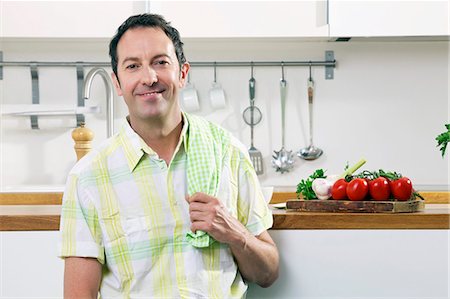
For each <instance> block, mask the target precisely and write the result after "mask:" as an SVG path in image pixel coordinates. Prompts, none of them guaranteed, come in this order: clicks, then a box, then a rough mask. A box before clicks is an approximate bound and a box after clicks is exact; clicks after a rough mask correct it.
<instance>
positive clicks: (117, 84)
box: [111, 72, 123, 96]
mask: <svg viewBox="0 0 450 299" xmlns="http://www.w3.org/2000/svg"><path fill="white" fill-rule="evenodd" d="M111 79H112V81H113V83H114V87H115V88H116V92H117V94H118V95H119V96H122V95H123V93H122V88H120V82H119V78H117V76H116V74H115V73H114V72H112V73H111Z"/></svg>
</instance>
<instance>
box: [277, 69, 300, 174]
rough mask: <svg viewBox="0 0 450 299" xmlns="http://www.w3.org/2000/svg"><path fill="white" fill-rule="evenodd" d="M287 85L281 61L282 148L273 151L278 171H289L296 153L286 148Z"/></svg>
mask: <svg viewBox="0 0 450 299" xmlns="http://www.w3.org/2000/svg"><path fill="white" fill-rule="evenodd" d="M286 86H287V81H286V80H284V64H283V63H281V80H280V96H281V149H280V150H279V151H273V155H272V158H273V159H272V166H273V167H274V168H275V169H276V171H277V172H281V173H285V172H288V171H289V170H290V169H292V167H293V166H294V163H295V161H294V154H293V153H292V151H288V150H286V149H285V148H284V146H285V142H284V141H285V140H284V137H285V136H284V133H285V112H286V111H285V110H286Z"/></svg>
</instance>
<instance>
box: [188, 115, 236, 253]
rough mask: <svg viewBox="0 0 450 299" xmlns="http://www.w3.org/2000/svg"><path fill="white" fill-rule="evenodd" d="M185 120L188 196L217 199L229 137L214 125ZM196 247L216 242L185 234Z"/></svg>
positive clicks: (205, 236)
mask: <svg viewBox="0 0 450 299" xmlns="http://www.w3.org/2000/svg"><path fill="white" fill-rule="evenodd" d="M185 115H186V118H187V120H188V141H187V183H188V194H189V196H191V195H193V194H194V193H196V192H202V193H205V194H208V195H210V196H214V197H216V196H217V192H218V189H219V182H220V173H221V172H222V167H223V160H224V159H223V158H224V156H225V154H226V153H227V151H228V149H229V147H230V134H229V133H228V132H226V131H225V130H224V129H222V128H220V127H219V126H217V125H214V124H212V123H210V122H209V121H207V120H205V119H202V118H199V117H197V116H194V115H188V114H185ZM186 239H187V240H188V242H189V243H190V244H191V245H192V246H195V247H200V248H202V247H208V246H209V245H211V244H212V243H213V242H214V241H215V240H214V239H213V238H212V237H211V236H209V235H208V234H207V233H205V232H203V231H196V233H193V232H192V231H189V232H188V233H187V234H186Z"/></svg>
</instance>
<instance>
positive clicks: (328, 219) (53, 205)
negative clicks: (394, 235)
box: [0, 192, 450, 231]
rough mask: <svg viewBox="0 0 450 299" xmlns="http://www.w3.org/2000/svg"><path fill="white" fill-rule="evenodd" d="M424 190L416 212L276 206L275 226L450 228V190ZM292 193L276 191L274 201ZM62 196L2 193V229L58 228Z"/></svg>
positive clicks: (0, 216) (0, 226)
mask: <svg viewBox="0 0 450 299" xmlns="http://www.w3.org/2000/svg"><path fill="white" fill-rule="evenodd" d="M420 193H421V194H422V195H423V196H424V197H425V199H426V200H425V203H426V204H425V210H424V211H421V212H416V213H396V214H387V213H386V214H385V213H374V214H369V213H308V212H296V211H290V210H279V209H275V208H273V218H274V225H273V228H272V229H450V202H449V200H448V199H449V192H420ZM280 194H281V195H280ZM292 195H293V194H292V193H274V196H273V198H272V201H271V203H274V202H280V201H282V200H281V199H280V198H284V197H286V199H288V198H294V197H293V196H292ZM294 195H295V194H294ZM427 195H428V196H427ZM46 196H47V197H46ZM61 196H62V194H60V193H51V194H45V193H38V195H37V196H33V194H31V193H27V194H22V193H15V194H13V195H12V196H11V194H8V193H0V231H34V230H50V231H51V230H58V229H59V220H60V212H61V205H60V200H61ZM45 198H48V199H49V200H45ZM429 198H433V199H432V200H430V201H429V200H428V199H429ZM22 199H27V200H22ZM274 199H275V200H274Z"/></svg>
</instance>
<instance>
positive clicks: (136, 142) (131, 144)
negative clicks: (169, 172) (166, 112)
mask: <svg viewBox="0 0 450 299" xmlns="http://www.w3.org/2000/svg"><path fill="white" fill-rule="evenodd" d="M182 118H183V128H182V130H181V135H180V140H179V142H178V145H177V147H176V149H175V153H176V152H177V151H178V150H179V148H180V146H181V144H182V145H183V147H184V150H185V152H187V149H188V146H187V143H188V127H189V124H188V120H187V117H186V115H185V113H184V112H182ZM118 138H119V139H120V142H121V144H122V147H123V151H124V155H125V158H126V160H127V163H128V167H129V168H130V172H133V171H134V169H135V168H136V166H137V165H138V164H139V162H140V161H141V160H142V157H143V156H144V155H145V154H147V155H149V156H154V157H156V156H157V155H158V154H157V153H156V152H155V151H154V150H153V149H152V148H151V147H150V146H148V145H147V144H146V143H145V141H144V140H143V139H142V138H141V137H140V136H139V135H138V134H137V133H136V132H135V131H134V130H133V128H132V127H131V125H130V122H129V117H127V118H126V121H125V123H124V125H123V127H122V129H121V130H120V132H119V135H118Z"/></svg>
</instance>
